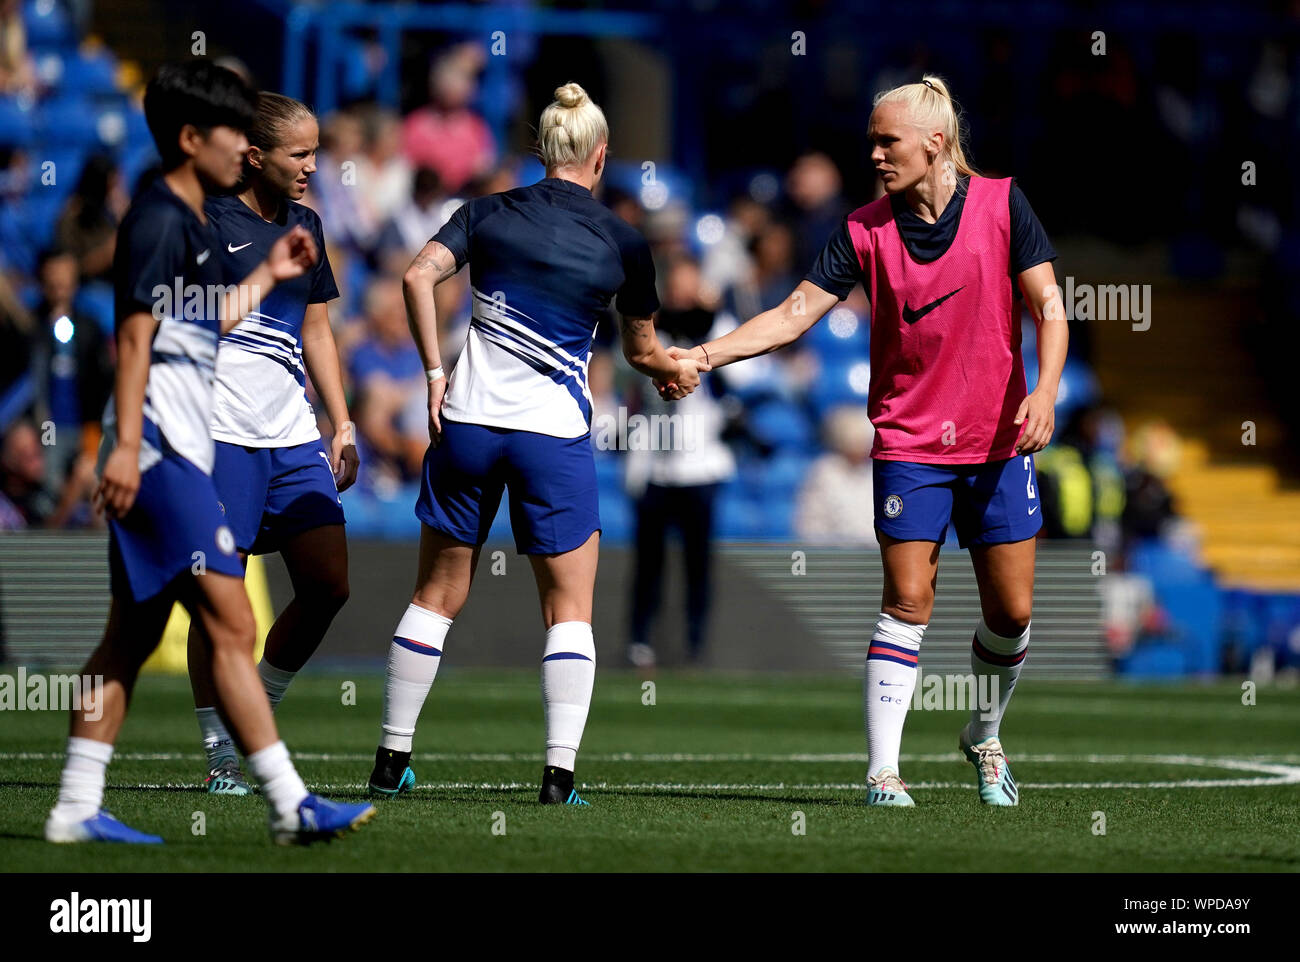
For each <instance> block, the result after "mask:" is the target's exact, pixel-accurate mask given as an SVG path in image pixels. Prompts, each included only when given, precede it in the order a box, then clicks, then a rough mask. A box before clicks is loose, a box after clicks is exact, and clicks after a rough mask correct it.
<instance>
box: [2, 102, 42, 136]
mask: <svg viewBox="0 0 1300 962" xmlns="http://www.w3.org/2000/svg"><path fill="white" fill-rule="evenodd" d="M35 140H36V111H35V110H34V109H32V108H31V107H25V106H21V105H20V104H19V103H18V101H17V100H15V99H14V98H13V97H0V147H28V146H30V145H31V144H33V143H34V142H35Z"/></svg>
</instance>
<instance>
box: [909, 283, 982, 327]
mask: <svg viewBox="0 0 1300 962" xmlns="http://www.w3.org/2000/svg"><path fill="white" fill-rule="evenodd" d="M965 286H966V285H965V284H963V285H962V287H965ZM962 287H959V288H957V291H960V290H961V289H962ZM957 291H951V292H949V293H947V294H945V295H943V297H941V298H939V299H938V300H937V301H931V302H930V303H929V304H927V305H925V307H921V308H917V309H916V310H912V309H911V308H910V307H908V306H907V301H903V320H905V321H907V323H908V324H915V323H916V322H917V321H919V320H920V319H921V318H923V317H925V315H927V314H929V313H930V312H931V311H932V310H934V309H935V308H936V307H938V306H939V305H940V304H942V303H943V302H944V301H946V300H947V299H948V298H950V297H952V295H953V294H956V293H957Z"/></svg>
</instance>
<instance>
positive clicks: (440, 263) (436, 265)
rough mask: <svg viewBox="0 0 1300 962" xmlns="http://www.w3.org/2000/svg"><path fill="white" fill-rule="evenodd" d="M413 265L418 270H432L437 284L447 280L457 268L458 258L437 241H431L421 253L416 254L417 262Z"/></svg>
mask: <svg viewBox="0 0 1300 962" xmlns="http://www.w3.org/2000/svg"><path fill="white" fill-rule="evenodd" d="M411 266H412V267H414V268H416V269H417V270H421V271H430V272H432V273H433V274H434V279H433V282H434V283H435V284H439V283H441V282H442V281H445V280H446V279H447V278H449V277H451V275H452V274H455V273H456V270H457V268H456V258H455V257H453V256H452V253H451V251H449V250H447V248H446V247H444V246H443V245H442V244H439V243H438V242H437V241H429V243H427V244H425V245H424V247H423V249H422V250H421V251H420V253H419V254H417V255H416V256H415V263H414V264H412V265H411Z"/></svg>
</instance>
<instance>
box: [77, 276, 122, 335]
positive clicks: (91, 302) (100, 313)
mask: <svg viewBox="0 0 1300 962" xmlns="http://www.w3.org/2000/svg"><path fill="white" fill-rule="evenodd" d="M74 306H75V307H76V310H77V311H79V312H80V313H82V314H85V315H86V316H88V317H91V318H94V320H95V323H96V324H98V325H99V327H100V330H102V331H103V332H104V333H105V334H107V335H108V336H110V337H111V336H112V335H113V285H112V284H109V283H108V282H107V281H92V282H90V283H89V284H84V285H82V287H81V289H80V290H79V291H77V299H76V301H75V302H74Z"/></svg>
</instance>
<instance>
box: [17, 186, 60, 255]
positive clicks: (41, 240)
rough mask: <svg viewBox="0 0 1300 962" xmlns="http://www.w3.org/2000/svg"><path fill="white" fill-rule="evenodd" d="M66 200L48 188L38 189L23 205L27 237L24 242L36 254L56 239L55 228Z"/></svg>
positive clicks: (29, 195)
mask: <svg viewBox="0 0 1300 962" xmlns="http://www.w3.org/2000/svg"><path fill="white" fill-rule="evenodd" d="M63 203H64V198H63V197H61V196H60V195H59V194H57V193H55V192H54V191H53V190H52V189H51V188H48V187H37V188H35V189H34V190H33V191H32V192H31V193H30V194H28V195H27V199H26V200H24V201H23V205H22V219H23V223H24V224H25V225H26V226H25V231H26V235H25V237H24V240H25V241H26V243H27V244H28V246H30V247H31V248H32V249H33V250H34V251H35V252H36V253H40V251H41V250H42V249H43V248H45V247H48V246H49V244H50V242H51V241H52V240H53V239H54V228H55V226H56V225H57V223H58V220H59V213H60V212H61V211H62V210H63Z"/></svg>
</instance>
